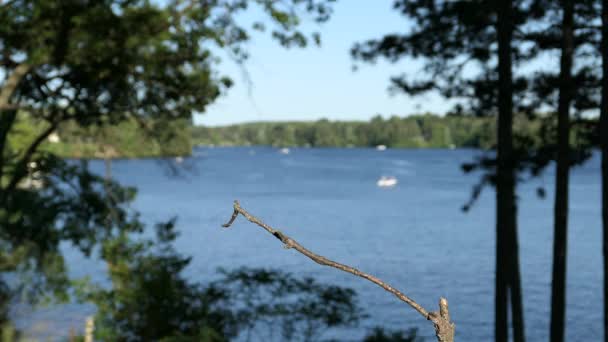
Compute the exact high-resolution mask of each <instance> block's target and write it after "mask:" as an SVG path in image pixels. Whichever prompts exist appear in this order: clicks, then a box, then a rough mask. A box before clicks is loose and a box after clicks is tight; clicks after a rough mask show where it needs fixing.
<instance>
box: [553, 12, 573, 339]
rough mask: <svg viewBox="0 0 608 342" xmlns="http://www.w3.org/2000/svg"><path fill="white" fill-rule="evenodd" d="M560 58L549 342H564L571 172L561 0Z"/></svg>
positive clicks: (568, 48) (567, 51)
mask: <svg viewBox="0 0 608 342" xmlns="http://www.w3.org/2000/svg"><path fill="white" fill-rule="evenodd" d="M562 4H563V22H562V43H561V44H562V56H561V61H560V76H559V104H558V109H557V121H558V122H557V165H556V173H555V206H554V213H553V214H554V225H555V233H554V237H553V239H554V240H553V282H552V287H551V341H553V342H563V341H564V326H565V324H564V322H565V318H566V255H567V240H568V177H569V169H570V146H569V138H570V102H571V98H572V91H571V89H572V88H571V84H572V74H571V73H572V58H573V49H574V48H573V47H574V44H573V21H574V2H573V1H572V0H564V1H563V2H562Z"/></svg>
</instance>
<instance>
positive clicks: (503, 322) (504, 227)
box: [494, 0, 514, 342]
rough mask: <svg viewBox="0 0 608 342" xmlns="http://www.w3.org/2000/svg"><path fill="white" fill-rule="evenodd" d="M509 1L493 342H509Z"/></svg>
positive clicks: (500, 19) (502, 26)
mask: <svg viewBox="0 0 608 342" xmlns="http://www.w3.org/2000/svg"><path fill="white" fill-rule="evenodd" d="M511 6H512V4H511V1H509V0H502V1H500V3H499V5H498V11H497V27H496V31H497V35H498V80H499V85H498V87H499V89H498V125H497V130H498V131H497V137H498V148H497V156H496V158H497V163H498V167H497V170H496V173H497V183H496V293H495V307H494V309H495V317H494V319H495V322H494V335H495V339H496V342H507V340H508V336H509V335H508V334H509V332H508V279H509V278H510V274H511V272H510V268H511V267H510V263H509V249H510V248H509V229H510V227H511V222H512V216H513V214H514V213H513V206H512V204H513V201H512V198H511V197H512V196H511V194H512V192H513V187H514V179H513V169H512V167H511V163H512V154H513V151H512V150H513V148H512V140H513V132H512V129H513V128H512V126H513V110H512V109H513V88H512V71H511V38H512V32H511V31H512V27H511V11H512V9H511Z"/></svg>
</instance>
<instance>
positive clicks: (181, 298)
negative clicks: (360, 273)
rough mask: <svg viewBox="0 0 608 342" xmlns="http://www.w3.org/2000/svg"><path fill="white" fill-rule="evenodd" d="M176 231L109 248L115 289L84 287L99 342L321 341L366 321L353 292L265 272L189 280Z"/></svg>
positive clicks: (160, 230) (161, 230)
mask: <svg viewBox="0 0 608 342" xmlns="http://www.w3.org/2000/svg"><path fill="white" fill-rule="evenodd" d="M176 237H177V232H176V231H175V227H174V223H173V222H168V223H165V224H159V225H157V227H156V237H155V239H150V240H146V239H142V238H141V237H140V236H139V237H133V235H131V236H129V235H128V234H121V235H119V236H117V237H115V238H114V239H109V240H106V242H105V243H104V245H103V249H102V253H101V254H102V258H103V259H104V260H105V261H106V262H107V265H108V270H109V273H110V279H111V282H112V285H111V287H110V288H107V287H104V286H95V285H92V284H89V283H87V282H83V283H81V285H80V288H79V293H80V298H81V299H82V300H86V301H90V302H93V303H94V304H95V305H96V306H97V309H98V311H97V315H96V326H97V328H96V335H97V337H98V338H99V339H101V340H104V341H158V340H162V341H194V340H196V341H227V340H228V339H231V338H234V337H236V336H237V335H241V334H255V335H256V336H260V338H262V337H261V336H266V338H265V339H271V338H274V339H275V340H276V338H277V337H279V338H280V339H281V340H284V341H298V340H303V341H316V340H318V338H319V337H320V335H321V334H322V333H323V331H324V330H326V329H330V328H336V327H349V326H354V325H356V323H358V321H359V320H360V319H361V318H362V317H363V315H362V313H361V309H360V308H359V307H358V305H357V301H356V295H355V293H354V291H353V290H350V289H347V288H342V287H338V286H329V285H322V284H319V283H317V282H315V281H314V280H313V279H310V278H303V279H298V278H296V277H294V276H292V275H290V274H289V273H284V272H280V271H269V270H264V269H247V268H242V269H237V270H234V271H231V272H227V271H221V277H220V278H219V279H218V280H216V281H214V282H212V283H210V284H209V285H208V286H203V285H200V284H198V283H193V282H190V281H188V280H186V278H185V277H184V275H183V271H184V269H185V268H186V267H187V266H188V264H189V263H190V258H188V257H184V256H181V255H180V254H178V253H177V251H176V250H175V249H174V248H173V246H172V242H173V241H174V240H175V238H176Z"/></svg>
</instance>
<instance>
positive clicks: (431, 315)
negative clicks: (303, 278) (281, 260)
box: [222, 201, 455, 342]
mask: <svg viewBox="0 0 608 342" xmlns="http://www.w3.org/2000/svg"><path fill="white" fill-rule="evenodd" d="M239 214H240V215H243V216H244V217H245V218H246V219H247V220H248V221H249V222H252V223H255V224H257V225H258V226H260V227H262V228H264V229H265V230H266V231H267V232H269V233H270V234H272V235H274V237H276V238H277V239H279V240H280V241H281V242H282V243H283V245H284V247H285V248H288V249H289V248H293V249H295V250H296V251H298V252H300V253H302V254H304V255H305V256H307V257H308V258H310V259H311V260H312V261H314V262H316V263H317V264H319V265H323V266H329V267H333V268H337V269H339V270H342V271H344V272H347V273H351V274H354V275H356V276H358V277H361V278H364V279H367V280H369V281H371V282H372V283H374V284H376V285H378V286H380V287H381V288H383V289H384V290H386V291H388V292H390V293H392V294H393V295H395V296H396V297H397V298H399V300H401V301H403V302H405V303H407V304H408V305H409V306H411V307H412V308H413V309H414V310H416V311H418V313H420V314H421V315H422V316H423V317H424V318H426V319H427V320H429V321H431V322H432V323H433V325H434V327H435V335H436V336H437V341H439V342H454V328H455V325H454V323H452V322H451V321H450V313H449V310H448V301H447V299H445V298H440V300H439V311H438V312H428V311H427V310H425V309H424V308H423V307H422V306H421V305H420V304H418V303H416V302H415V301H414V300H413V299H411V298H410V297H408V296H406V295H405V294H404V293H402V292H401V291H399V290H397V289H395V288H394V287H392V286H390V285H389V284H387V283H385V282H384V281H382V280H380V279H378V278H376V277H374V276H373V275H370V274H367V273H365V272H361V271H359V270H358V269H356V268H354V267H351V266H348V265H344V264H341V263H339V262H335V261H333V260H329V259H327V258H325V257H324V256H321V255H318V254H315V253H313V252H311V251H310V250H308V249H306V248H304V246H302V245H300V244H299V243H298V242H297V241H296V240H294V239H292V238H290V237H289V236H287V235H285V234H283V233H282V232H281V231H279V230H277V229H274V228H272V227H271V226H269V225H267V224H266V223H264V222H262V221H261V220H260V219H258V218H257V217H255V216H253V215H251V214H250V213H248V212H247V211H246V210H245V209H243V208H242V207H241V206H240V204H239V202H238V201H234V212H233V213H232V216H231V217H230V220H229V221H228V222H227V223H226V224H223V225H222V227H224V228H228V227H230V226H231V225H232V223H234V221H235V220H236V218H237V217H238V216H239Z"/></svg>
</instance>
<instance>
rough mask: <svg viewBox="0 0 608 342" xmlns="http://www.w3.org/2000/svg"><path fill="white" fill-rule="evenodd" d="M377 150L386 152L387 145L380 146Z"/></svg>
mask: <svg viewBox="0 0 608 342" xmlns="http://www.w3.org/2000/svg"><path fill="white" fill-rule="evenodd" d="M376 150H378V151H384V150H386V145H378V146H376Z"/></svg>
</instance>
